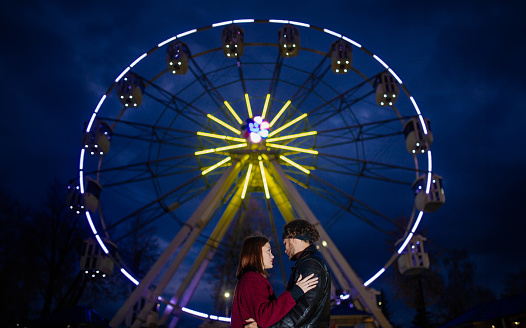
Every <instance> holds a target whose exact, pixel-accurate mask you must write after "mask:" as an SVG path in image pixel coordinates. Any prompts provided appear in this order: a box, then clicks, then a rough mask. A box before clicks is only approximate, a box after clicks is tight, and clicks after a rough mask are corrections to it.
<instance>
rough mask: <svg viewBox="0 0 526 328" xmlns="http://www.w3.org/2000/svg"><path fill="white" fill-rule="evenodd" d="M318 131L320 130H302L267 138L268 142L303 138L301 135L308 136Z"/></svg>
mask: <svg viewBox="0 0 526 328" xmlns="http://www.w3.org/2000/svg"><path fill="white" fill-rule="evenodd" d="M317 133H318V132H316V131H309V132H302V133H297V134H289V135H288V136H283V137H277V138H270V139H267V142H274V141H281V140H288V139H296V138H301V137H306V136H313V135H315V134H317Z"/></svg>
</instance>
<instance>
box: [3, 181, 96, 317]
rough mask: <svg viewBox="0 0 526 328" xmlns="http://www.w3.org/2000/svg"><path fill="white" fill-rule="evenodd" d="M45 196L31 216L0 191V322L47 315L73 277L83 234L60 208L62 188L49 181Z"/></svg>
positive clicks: (77, 219)
mask: <svg viewBox="0 0 526 328" xmlns="http://www.w3.org/2000/svg"><path fill="white" fill-rule="evenodd" d="M47 196H48V197H47V199H46V200H45V202H44V204H43V205H41V206H39V208H40V209H39V210H36V211H35V210H34V209H30V207H29V206H22V205H20V204H19V202H17V201H15V200H13V199H12V198H10V197H9V195H7V193H6V192H4V191H2V192H0V199H1V202H0V208H1V210H0V220H1V222H2V230H1V231H2V232H1V237H2V241H3V243H2V246H1V247H0V250H1V252H0V253H1V261H0V263H1V264H0V265H1V267H0V268H1V270H0V272H1V279H0V284H1V285H0V290H1V293H2V297H1V299H2V306H1V307H0V308H1V310H0V311H1V312H0V318H1V319H0V320H2V321H3V320H7V319H6V318H9V319H11V320H12V321H13V320H15V321H25V320H28V319H31V318H32V317H35V316H37V315H38V314H40V315H45V314H49V313H50V312H51V311H52V309H53V308H54V307H55V306H56V305H57V304H58V303H59V302H60V300H61V298H62V297H63V296H64V295H65V294H66V293H67V290H68V288H69V287H70V286H71V283H72V282H73V281H74V279H75V277H76V276H77V274H78V272H79V267H78V265H79V252H78V251H79V249H80V244H81V243H82V241H83V240H84V238H85V237H86V236H87V233H88V230H87V228H86V227H83V225H82V224H81V223H80V222H81V219H80V217H79V216H76V215H74V214H73V213H71V212H70V211H69V209H68V208H67V207H66V206H65V204H64V200H65V188H62V186H60V185H59V184H58V183H57V182H55V183H54V184H53V185H52V186H50V187H49V188H48V191H47Z"/></svg>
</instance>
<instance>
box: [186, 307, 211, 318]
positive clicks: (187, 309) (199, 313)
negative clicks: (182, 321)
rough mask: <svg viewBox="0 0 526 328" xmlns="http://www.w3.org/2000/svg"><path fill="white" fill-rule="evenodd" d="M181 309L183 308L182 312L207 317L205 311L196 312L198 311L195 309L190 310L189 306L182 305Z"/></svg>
mask: <svg viewBox="0 0 526 328" xmlns="http://www.w3.org/2000/svg"><path fill="white" fill-rule="evenodd" d="M181 310H183V312H186V313H190V314H193V315H195V316H198V317H201V318H207V319H208V314H206V313H203V312H198V311H195V310H192V309H189V308H185V307H182V308H181Z"/></svg>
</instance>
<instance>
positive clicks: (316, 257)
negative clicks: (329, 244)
mask: <svg viewBox="0 0 526 328" xmlns="http://www.w3.org/2000/svg"><path fill="white" fill-rule="evenodd" d="M296 266H297V267H303V266H320V267H322V268H323V269H327V268H328V266H327V262H325V260H324V259H323V257H322V256H321V254H320V252H318V251H316V252H312V253H310V254H308V255H307V256H305V257H303V258H301V259H299V260H298V262H297V263H296Z"/></svg>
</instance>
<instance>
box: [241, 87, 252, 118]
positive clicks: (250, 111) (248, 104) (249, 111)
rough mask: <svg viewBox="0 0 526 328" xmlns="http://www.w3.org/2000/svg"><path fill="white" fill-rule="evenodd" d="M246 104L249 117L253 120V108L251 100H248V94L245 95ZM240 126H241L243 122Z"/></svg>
mask: <svg viewBox="0 0 526 328" xmlns="http://www.w3.org/2000/svg"><path fill="white" fill-rule="evenodd" d="M245 102H246V103H247V111H248V117H250V118H252V107H250V99H249V98H248V93H245ZM239 124H241V122H240V123H239Z"/></svg>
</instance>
